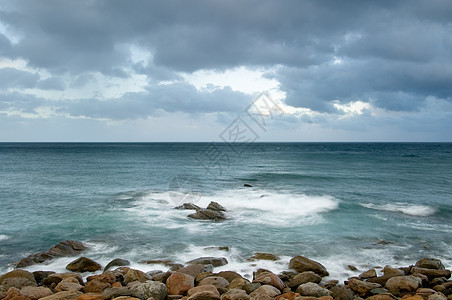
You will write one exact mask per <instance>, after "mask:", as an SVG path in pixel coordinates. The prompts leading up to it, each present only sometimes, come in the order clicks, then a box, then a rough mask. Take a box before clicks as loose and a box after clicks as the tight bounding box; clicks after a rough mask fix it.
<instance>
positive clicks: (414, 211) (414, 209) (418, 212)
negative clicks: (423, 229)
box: [361, 202, 436, 217]
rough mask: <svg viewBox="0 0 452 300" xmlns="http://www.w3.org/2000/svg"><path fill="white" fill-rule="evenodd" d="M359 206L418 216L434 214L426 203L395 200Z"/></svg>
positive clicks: (432, 209)
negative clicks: (415, 203) (393, 201)
mask: <svg viewBox="0 0 452 300" xmlns="http://www.w3.org/2000/svg"><path fill="white" fill-rule="evenodd" d="M361 206H364V207H366V208H370V209H375V210H383V211H392V212H401V213H403V214H405V215H409V216H418V217H428V216H431V215H433V214H435V212H436V210H435V209H434V208H433V207H430V206H427V205H412V204H409V203H406V202H396V203H388V204H373V203H363V204H361Z"/></svg>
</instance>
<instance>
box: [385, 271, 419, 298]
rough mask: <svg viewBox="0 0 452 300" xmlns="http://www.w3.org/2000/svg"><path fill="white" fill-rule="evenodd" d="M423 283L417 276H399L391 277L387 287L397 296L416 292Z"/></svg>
mask: <svg viewBox="0 0 452 300" xmlns="http://www.w3.org/2000/svg"><path fill="white" fill-rule="evenodd" d="M421 285H422V280H421V279H420V278H419V277H415V276H397V277H392V278H390V279H389V280H388V281H387V282H386V284H385V287H386V288H387V289H388V290H389V292H390V293H391V294H393V295H395V296H400V295H402V294H405V293H411V292H415V291H416V290H417V289H418V288H419V287H420V286H421Z"/></svg>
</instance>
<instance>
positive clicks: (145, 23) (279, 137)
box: [0, 0, 452, 142]
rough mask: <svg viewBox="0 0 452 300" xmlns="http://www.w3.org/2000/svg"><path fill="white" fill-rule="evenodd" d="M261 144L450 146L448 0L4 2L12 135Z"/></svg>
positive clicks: (2, 119)
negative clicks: (439, 143)
mask: <svg viewBox="0 0 452 300" xmlns="http://www.w3.org/2000/svg"><path fill="white" fill-rule="evenodd" d="M233 133H236V134H233ZM251 138H252V139H253V141H262V142H268V141H275V142H276V141H287V142H310V141H313V142H323V141H327V142H341V141H356V142H369V141H391V142H397V141H402V142H422V141H424V142H452V2H451V1H450V0H430V1H423V0H406V1H403V0H402V1H393V0H379V1H363V0H346V1H337V0H287V1H273V0H271V1H270V0H243V1H238V0H237V1H235V0H227V1H226V0H222V1H219V0H209V1H207V0H206V1H197V0H191V1H177V0H175V1H168V0H163V1H142V0H135V1H126V0H108V1H107V0H89V1H88V0H77V1H68V0H41V1H32V0H27V1H24V0H0V142H2V141H3V142H15V141H17V142H26V141H33V142H39V141H43V142H44V141H49V142H95V141H99V142H107V141H111V142H165V141H174V142H177V141H203V142H210V141H227V142H230V141H247V140H249V139H251Z"/></svg>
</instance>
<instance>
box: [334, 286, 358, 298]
mask: <svg viewBox="0 0 452 300" xmlns="http://www.w3.org/2000/svg"><path fill="white" fill-rule="evenodd" d="M330 293H331V295H332V296H333V298H334V299H335V300H353V298H354V296H355V295H354V294H353V291H352V290H351V289H350V288H348V287H344V286H339V285H337V286H334V287H332V288H331V289H330Z"/></svg>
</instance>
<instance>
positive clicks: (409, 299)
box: [402, 294, 424, 300]
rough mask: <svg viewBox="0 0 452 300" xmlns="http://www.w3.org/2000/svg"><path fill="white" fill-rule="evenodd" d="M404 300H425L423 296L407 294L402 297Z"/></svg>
mask: <svg viewBox="0 0 452 300" xmlns="http://www.w3.org/2000/svg"><path fill="white" fill-rule="evenodd" d="M402 300H424V298H422V296H421V295H410V294H407V295H405V296H403V297H402Z"/></svg>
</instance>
